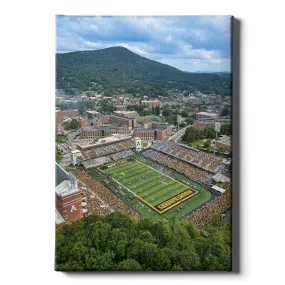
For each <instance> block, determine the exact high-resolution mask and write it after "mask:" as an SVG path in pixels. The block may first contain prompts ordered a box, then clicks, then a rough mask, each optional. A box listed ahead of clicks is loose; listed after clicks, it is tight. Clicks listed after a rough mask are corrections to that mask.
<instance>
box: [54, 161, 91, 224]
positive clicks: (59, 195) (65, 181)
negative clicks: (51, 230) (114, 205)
mask: <svg viewBox="0 0 285 285" xmlns="http://www.w3.org/2000/svg"><path fill="white" fill-rule="evenodd" d="M55 171H56V180H55V225H56V228H61V227H62V226H63V225H65V224H69V223H71V222H74V221H76V220H79V219H81V218H83V212H86V211H87V210H86V209H82V195H81V193H80V191H79V189H78V187H77V181H76V178H75V177H74V176H73V175H72V174H70V173H67V172H66V171H65V170H64V169H63V168H62V167H61V166H60V165H59V164H57V163H56V164H55Z"/></svg>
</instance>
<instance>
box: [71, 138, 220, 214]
mask: <svg viewBox="0 0 285 285" xmlns="http://www.w3.org/2000/svg"><path fill="white" fill-rule="evenodd" d="M136 143H137V141H136V140H133V139H131V138H130V139H123V140H118V141H115V142H114V141H113V142H110V143H106V142H105V143H104V145H102V144H101V145H100V146H98V147H92V148H90V147H86V149H82V150H81V151H80V154H79V155H78V153H77V154H76V163H77V164H78V165H81V166H83V169H84V171H83V172H81V174H80V175H81V177H80V179H81V181H82V182H83V183H85V182H86V184H89V185H90V187H91V188H93V189H94V192H93V194H94V195H95V196H94V195H93V194H92V193H91V194H92V195H91V196H92V197H93V196H94V199H99V200H98V201H101V200H104V201H105V204H104V205H103V206H102V207H103V208H100V207H99V206H95V205H94V206H92V200H90V199H89V203H87V208H88V207H89V209H88V212H90V213H94V212H95V213H97V212H98V213H102V212H104V211H107V210H106V209H107V208H108V207H109V208H112V209H114V210H116V211H117V210H119V211H120V212H124V213H129V214H130V215H132V216H135V217H137V215H139V216H140V217H149V218H155V219H161V218H164V217H169V216H175V217H176V218H178V219H184V218H185V217H186V216H188V215H189V214H191V213H193V212H195V211H197V210H198V209H199V208H201V207H203V206H205V205H207V204H208V203H209V202H211V201H212V200H213V199H215V198H216V196H215V195H213V193H211V192H210V191H209V190H210V188H211V185H212V182H213V177H214V176H215V175H217V174H220V173H223V170H224V167H225V166H224V164H223V163H222V159H221V158H218V157H214V156H213V155H210V154H207V153H205V152H203V151H199V150H197V149H194V148H191V147H187V146H184V145H181V144H179V143H176V142H173V141H159V142H154V143H153V144H152V145H151V147H150V148H148V149H144V150H143V149H138V148H137V145H136ZM84 173H85V174H84ZM78 175H79V174H78ZM90 179H91V180H92V179H93V182H92V181H91V180H90ZM112 195H113V196H112ZM96 197H97V198H96ZM94 203H95V202H94ZM100 203H101V202H99V204H100ZM97 204H98V203H97ZM103 214H104V213H103Z"/></svg>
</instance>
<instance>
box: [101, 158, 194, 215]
mask: <svg viewBox="0 0 285 285" xmlns="http://www.w3.org/2000/svg"><path fill="white" fill-rule="evenodd" d="M97 169H98V170H99V171H101V172H103V173H106V174H109V175H111V176H112V178H113V180H114V181H116V182H117V183H118V184H119V185H120V186H121V187H122V188H123V189H124V190H126V191H127V192H128V193H130V194H131V195H133V196H134V197H136V198H138V199H139V200H140V201H142V202H143V203H144V204H145V205H147V206H149V207H150V208H151V209H152V210H154V211H155V212H157V213H159V214H163V213H164V212H166V211H168V210H169V209H171V208H173V207H175V206H176V205H178V204H180V203H181V202H183V201H185V200H187V199H189V198H191V197H193V196H195V195H197V194H198V193H199V192H198V190H196V189H194V188H192V187H190V186H189V185H187V184H188V183H187V184H183V183H182V182H180V181H177V180H175V179H173V178H171V177H169V176H167V175H165V174H162V173H161V172H159V171H158V170H155V169H154V168H152V167H150V166H148V165H146V164H144V163H142V162H140V161H139V160H136V159H132V158H129V159H122V160H118V161H116V162H112V163H109V164H106V165H103V166H101V167H98V168H97ZM195 187H196V186H195Z"/></svg>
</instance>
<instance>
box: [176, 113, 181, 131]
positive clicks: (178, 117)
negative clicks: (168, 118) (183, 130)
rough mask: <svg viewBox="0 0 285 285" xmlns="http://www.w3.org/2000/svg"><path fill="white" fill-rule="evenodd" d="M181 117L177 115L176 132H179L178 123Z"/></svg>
mask: <svg viewBox="0 0 285 285" xmlns="http://www.w3.org/2000/svg"><path fill="white" fill-rule="evenodd" d="M181 121H182V117H181V116H180V115H177V132H179V123H181Z"/></svg>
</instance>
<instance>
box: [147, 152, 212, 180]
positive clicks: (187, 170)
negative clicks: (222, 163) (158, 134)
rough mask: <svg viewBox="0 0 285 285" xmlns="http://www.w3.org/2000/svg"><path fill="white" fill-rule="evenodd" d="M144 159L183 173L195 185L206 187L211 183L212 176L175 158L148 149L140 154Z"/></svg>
mask: <svg viewBox="0 0 285 285" xmlns="http://www.w3.org/2000/svg"><path fill="white" fill-rule="evenodd" d="M142 155H143V156H144V157H147V158H150V159H152V160H154V161H156V162H158V163H160V164H163V165H166V166H167V167H169V168H172V169H174V170H176V171H178V172H180V173H183V174H184V175H185V176H186V177H188V178H189V179H191V180H192V181H195V182H197V183H202V184H203V185H205V184H206V185H207V184H209V183H210V181H211V177H212V174H211V173H209V172H207V171H204V170H202V169H200V168H197V167H195V166H193V165H191V164H189V163H186V162H183V161H181V160H179V159H177V158H175V157H172V156H169V155H166V154H164V153H161V152H158V151H156V150H153V149H148V150H146V151H144V152H142Z"/></svg>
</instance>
